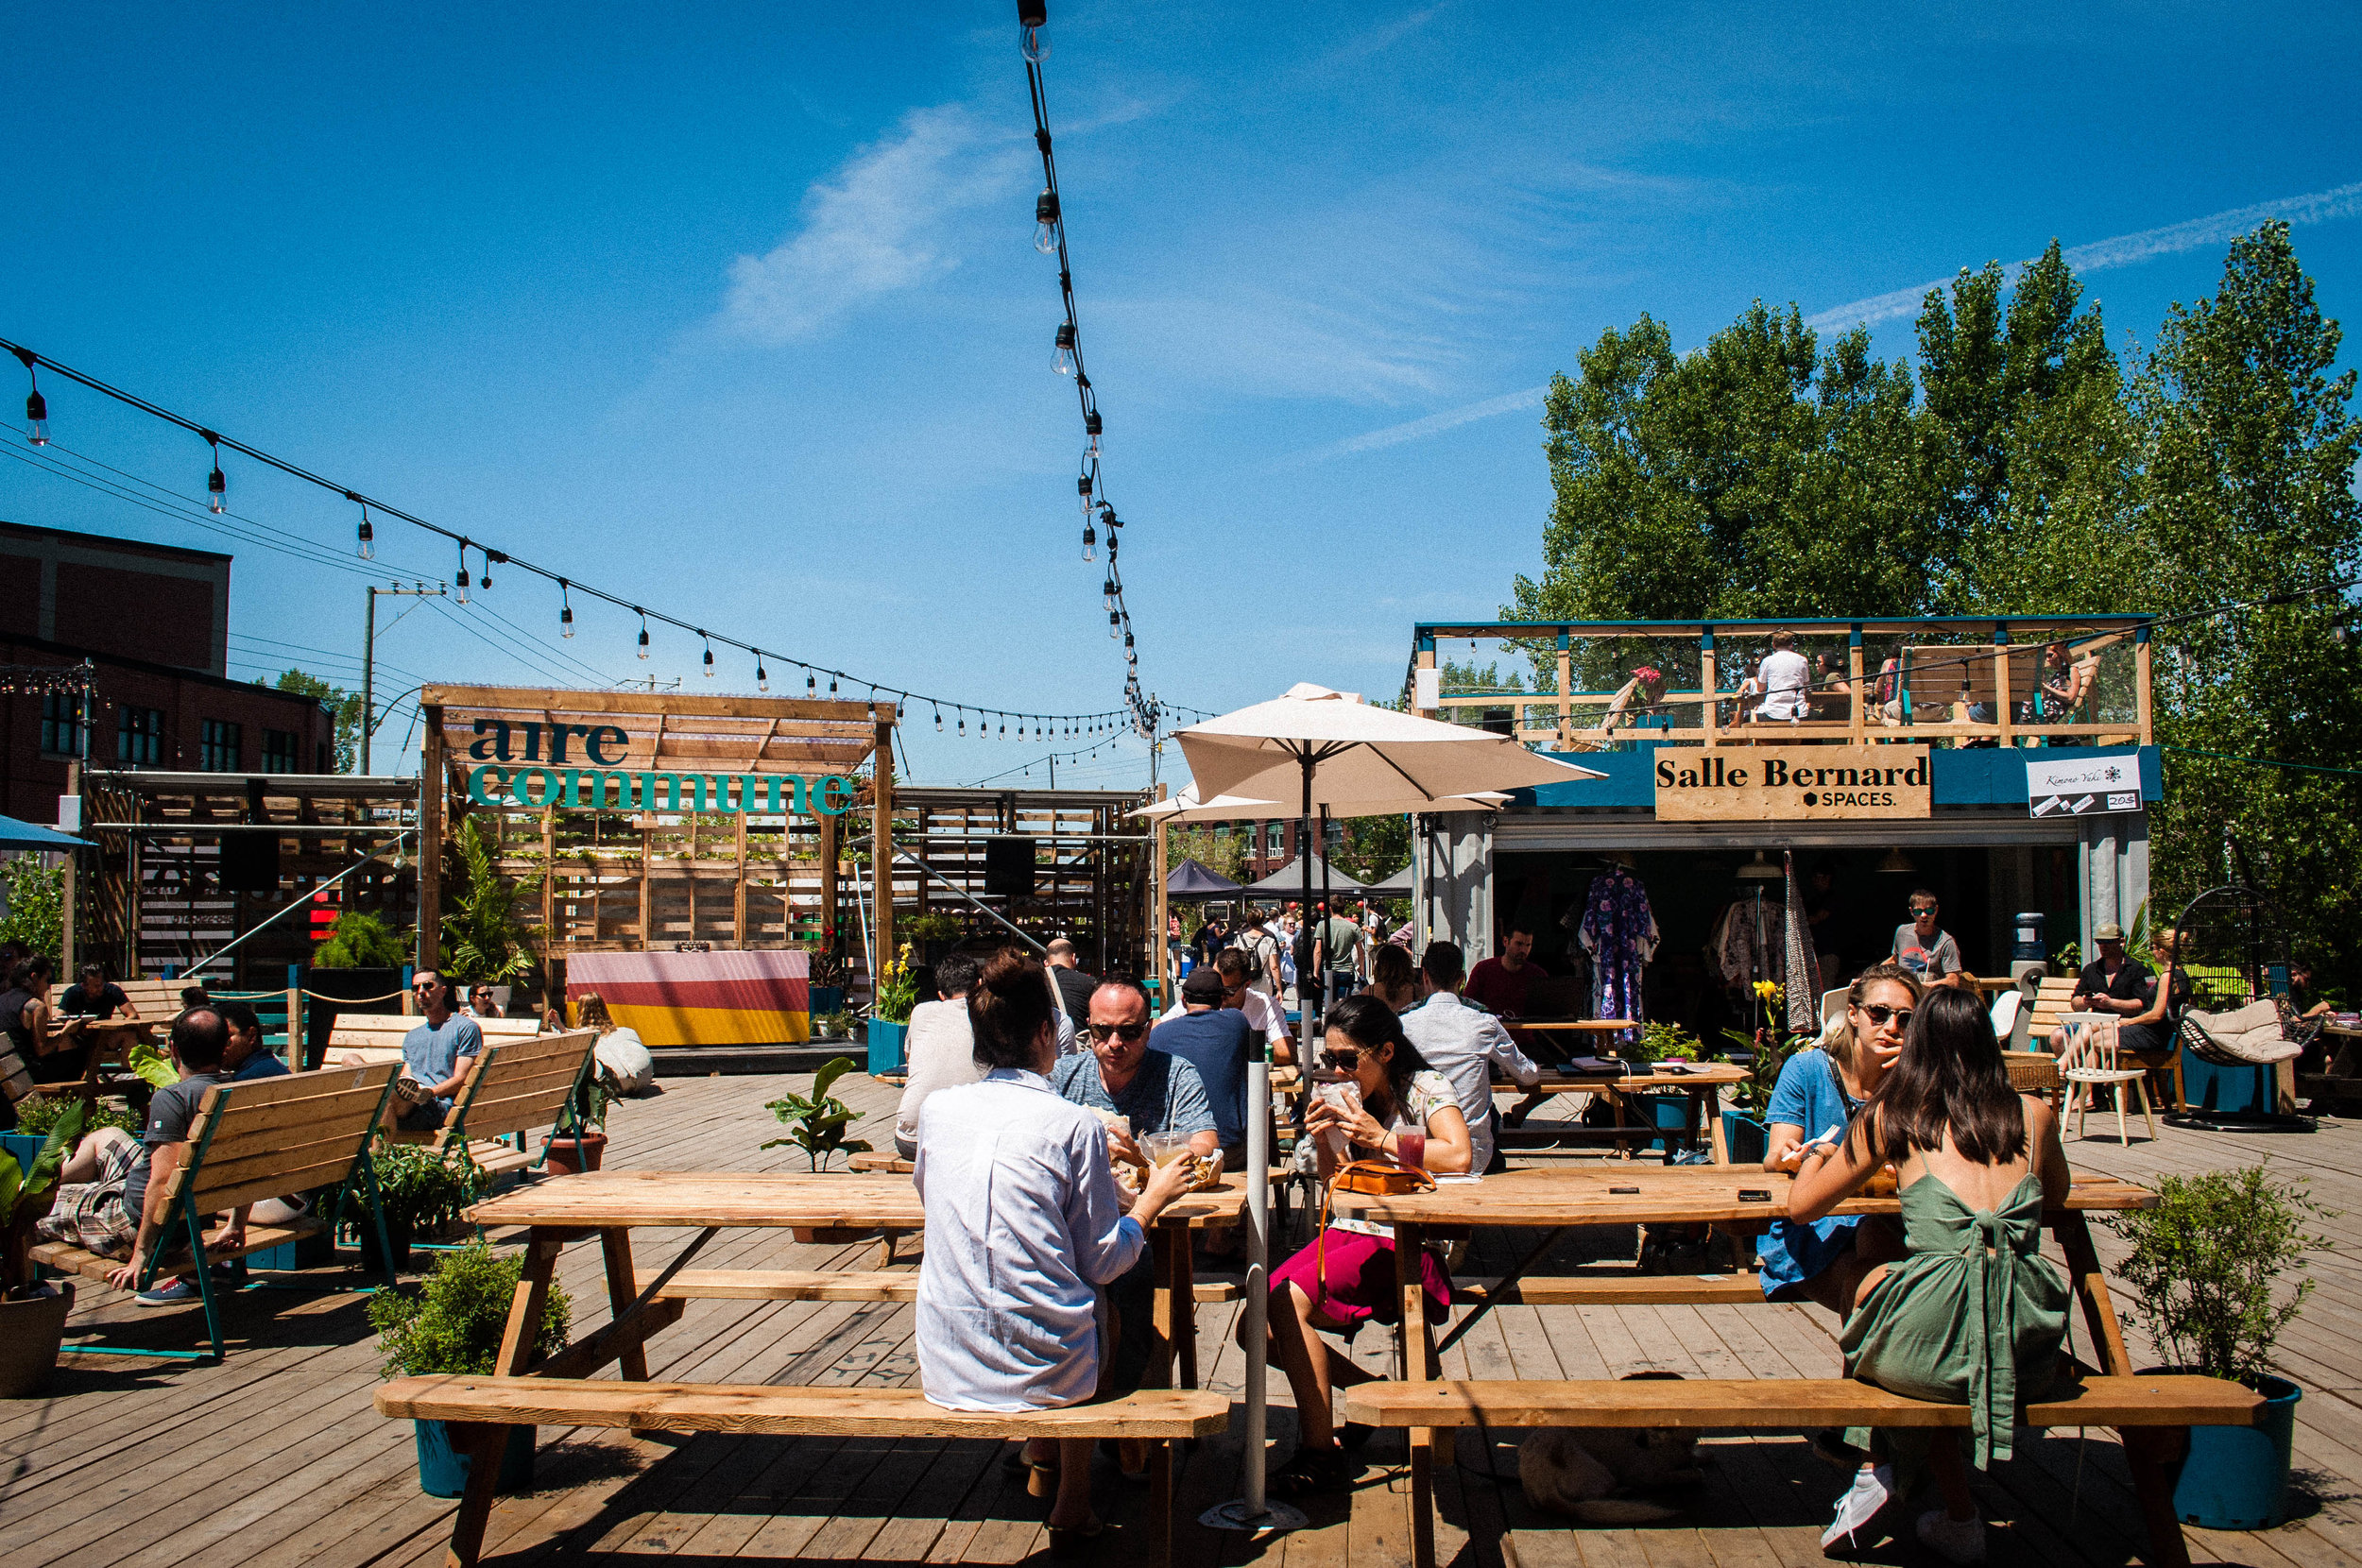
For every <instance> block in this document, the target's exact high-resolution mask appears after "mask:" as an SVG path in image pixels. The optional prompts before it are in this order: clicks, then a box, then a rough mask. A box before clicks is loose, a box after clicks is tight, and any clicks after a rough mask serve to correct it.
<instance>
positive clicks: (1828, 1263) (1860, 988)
mask: <svg viewBox="0 0 2362 1568" xmlns="http://www.w3.org/2000/svg"><path fill="white" fill-rule="evenodd" d="M1919 998H1920V990H1919V981H1918V980H1916V979H1914V978H1913V977H1912V975H1911V972H1910V971H1909V970H1908V969H1906V968H1904V967H1903V966H1902V965H1900V964H1898V963H1875V964H1873V965H1871V966H1870V967H1869V968H1867V969H1865V970H1863V971H1862V972H1861V974H1860V975H1859V977H1857V979H1856V980H1855V981H1854V983H1853V984H1852V985H1851V986H1850V987H1848V988H1847V990H1846V993H1845V1012H1844V1013H1843V1014H1841V1015H1840V1016H1839V1017H1837V1018H1834V1019H1832V1020H1830V1022H1829V1025H1828V1027H1827V1028H1826V1029H1824V1030H1823V1031H1821V1042H1820V1044H1819V1045H1817V1046H1815V1047H1814V1048H1811V1049H1809V1050H1800V1051H1798V1052H1797V1053H1796V1054H1795V1055H1793V1056H1791V1057H1789V1059H1788V1061H1787V1062H1786V1063H1784V1064H1783V1065H1781V1067H1780V1081H1779V1082H1778V1084H1777V1085H1776V1086H1775V1087H1774V1088H1773V1089H1772V1106H1771V1109H1770V1111H1769V1112H1768V1113H1767V1114H1766V1116H1765V1119H1766V1120H1767V1121H1769V1122H1770V1123H1771V1127H1772V1135H1771V1139H1770V1145H1769V1148H1768V1150H1767V1151H1766V1152H1765V1155H1764V1160H1763V1168H1764V1169H1766V1170H1779V1171H1790V1172H1792V1171H1794V1170H1795V1169H1796V1168H1797V1167H1798V1165H1799V1164H1800V1163H1801V1162H1802V1160H1803V1158H1804V1156H1805V1153H1806V1150H1808V1149H1810V1148H1814V1147H1823V1146H1824V1143H1823V1140H1833V1139H1834V1138H1835V1137H1836V1136H1837V1135H1838V1134H1840V1133H1843V1131H1844V1130H1845V1127H1846V1125H1847V1124H1848V1123H1849V1122H1851V1121H1852V1120H1853V1117H1854V1113H1855V1112H1857V1111H1858V1110H1860V1109H1861V1107H1862V1104H1863V1102H1864V1101H1866V1100H1868V1099H1870V1097H1871V1096H1872V1095H1874V1094H1875V1093H1876V1092H1877V1089H1878V1085H1879V1084H1880V1083H1882V1082H1885V1081H1886V1076H1887V1072H1888V1070H1889V1069H1890V1068H1891V1067H1892V1066H1893V1065H1894V1063H1895V1060H1896V1058H1898V1057H1900V1056H1901V1055H1902V1054H1903V1040H1904V1037H1905V1035H1906V1034H1907V1033H1908V1031H1909V1030H1910V1027H1911V1016H1912V1014H1913V1013H1914V1012H1916V1010H1917V1009H1918V1007H1919ZM1865 1240H1867V1241H1868V1242H1869V1243H1870V1245H1869V1246H1867V1247H1864V1246H1862V1245H1861V1243H1862V1242H1864V1241H1865ZM1896 1240H1897V1238H1896V1237H1894V1236H1889V1235H1886V1234H1884V1233H1883V1232H1882V1231H1880V1230H1874V1231H1872V1232H1871V1233H1870V1235H1869V1236H1863V1235H1862V1234H1861V1221H1860V1220H1859V1219H1855V1218H1851V1217H1840V1218H1837V1219H1821V1220H1816V1221H1814V1222H1812V1223H1810V1224H1806V1223H1802V1222H1800V1221H1797V1220H1794V1219H1776V1220H1773V1221H1772V1227H1771V1229H1769V1230H1767V1231H1766V1232H1764V1234H1763V1237H1762V1239H1761V1241H1760V1242H1758V1243H1757V1252H1756V1258H1755V1264H1756V1268H1757V1269H1758V1270H1760V1272H1761V1274H1762V1278H1763V1293H1764V1295H1765V1297H1766V1298H1767V1299H1769V1300H1771V1301H1775V1302H1811V1303H1814V1304H1816V1305H1820V1306H1825V1307H1827V1308H1828V1309H1829V1310H1830V1311H1832V1312H1834V1313H1836V1314H1838V1316H1840V1317H1843V1316H1844V1315H1845V1313H1846V1311H1847V1309H1848V1307H1849V1306H1850V1305H1851V1304H1852V1303H1853V1299H1854V1287H1855V1286H1857V1284H1859V1283H1860V1281H1861V1276H1862V1274H1863V1273H1864V1272H1865V1271H1866V1270H1869V1269H1871V1268H1873V1267H1874V1266H1875V1265H1876V1263H1877V1261H1878V1259H1879V1258H1880V1257H1882V1256H1884V1255H1886V1254H1887V1253H1891V1252H1892V1251H1893V1250H1894V1246H1895V1243H1896Z"/></svg>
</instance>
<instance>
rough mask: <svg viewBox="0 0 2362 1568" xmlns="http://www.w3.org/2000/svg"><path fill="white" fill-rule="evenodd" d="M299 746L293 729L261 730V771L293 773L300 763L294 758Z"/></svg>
mask: <svg viewBox="0 0 2362 1568" xmlns="http://www.w3.org/2000/svg"><path fill="white" fill-rule="evenodd" d="M298 750H299V747H298V745H297V742H296V735H295V731H293V730H291V729H266V730H265V731H263V771H264V772H265V773H294V772H296V771H297V770H298V769H299V768H300V766H301V764H300V763H299V762H298V761H297V760H296V756H297V753H298Z"/></svg>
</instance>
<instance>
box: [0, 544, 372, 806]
mask: <svg viewBox="0 0 2362 1568" xmlns="http://www.w3.org/2000/svg"><path fill="white" fill-rule="evenodd" d="M229 647H230V557H229V556H227V555H222V554H214V552H212V551H206V550H180V549H176V548H174V547H172V546H170V545H161V544H143V543H140V542H138V541H136V540H132V539H114V538H108V537H104V536H101V535H95V534H75V533H68V532H66V531H64V530H62V529H55V528H28V527H25V526H23V525H21V524H17V523H10V522H0V664H19V665H44V664H54V665H73V664H80V663H82V662H83V661H84V660H85V659H87V660H89V661H90V663H91V664H92V665H93V666H94V690H93V692H92V694H91V698H90V707H89V717H90V735H89V737H88V748H87V751H86V750H85V749H84V737H83V736H82V733H81V730H80V726H79V723H78V721H79V719H80V716H81V715H80V712H79V704H78V701H77V698H75V697H74V696H73V695H71V694H68V693H53V694H49V695H42V694H38V693H29V692H26V693H17V694H12V695H5V696H0V812H5V813H6V814H8V815H9V816H13V817H19V818H22V819H24V820H25V821H27V822H40V823H47V822H54V821H56V820H57V815H58V796H59V795H60V793H62V792H63V791H64V789H65V781H66V763H67V762H69V761H71V760H73V759H75V758H77V757H84V758H87V759H88V760H89V762H90V763H91V765H92V766H94V767H98V768H154V769H157V770H159V771H163V772H182V773H195V772H204V773H249V774H251V773H303V774H309V773H330V772H334V767H335V746H334V740H335V729H334V715H332V714H331V713H330V712H329V711H328V709H327V708H325V707H322V706H321V705H320V704H319V703H318V702H317V701H316V700H314V699H313V698H310V697H305V696H299V695H297V694H295V693H293V692H286V691H273V690H267V689H265V688H263V687H259V686H254V685H251V684H248V683H247V682H243V681H236V680H232V679H231V678H230V676H229V673H228V670H229Z"/></svg>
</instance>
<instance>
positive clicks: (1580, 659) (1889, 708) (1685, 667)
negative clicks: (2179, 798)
mask: <svg viewBox="0 0 2362 1568" xmlns="http://www.w3.org/2000/svg"><path fill="white" fill-rule="evenodd" d="M1783 630H1785V631H1787V632H1789V633H1792V634H1793V635H1794V637H1795V639H1796V651H1797V652H1798V653H1799V654H1802V655H1803V656H1805V659H1806V663H1807V665H1808V666H1810V667H1811V669H1812V673H1813V681H1812V685H1811V687H1810V689H1809V691H1808V695H1807V702H1808V712H1807V714H1806V716H1805V717H1803V718H1801V719H1786V718H1777V719H1773V718H1759V717H1757V716H1756V715H1755V709H1756V708H1757V707H1758V706H1759V705H1760V704H1761V703H1762V702H1763V701H1764V696H1763V693H1762V692H1761V691H1760V690H1756V689H1755V688H1756V687H1757V686H1759V683H1757V682H1755V681H1754V668H1755V666H1756V665H1757V664H1758V663H1759V662H1760V660H1761V658H1762V656H1764V655H1766V654H1768V653H1770V652H1771V651H1772V635H1773V634H1774V633H1775V632H1779V631H1783ZM1417 639H1418V640H1417V644H1416V650H1415V652H1414V654H1413V657H1412V706H1413V708H1414V710H1415V711H1417V712H1420V713H1423V714H1425V715H1427V716H1429V717H1431V718H1448V717H1451V716H1452V715H1453V713H1454V712H1455V710H1459V709H1466V708H1476V709H1482V710H1488V712H1491V713H1498V711H1500V710H1503V709H1506V710H1508V712H1509V714H1510V727H1511V732H1512V733H1514V734H1515V735H1516V736H1517V738H1518V739H1519V740H1521V741H1527V742H1529V743H1531V744H1538V745H1541V746H1544V747H1546V748H1548V749H1549V750H1553V751H1598V750H1602V749H1605V748H1607V747H1611V746H1618V745H1624V744H1629V743H1634V742H1638V741H1670V742H1674V743H1678V744H1697V745H1706V746H1716V745H1759V744H1761V745H1768V744H1774V743H1776V744H1782V745H1787V744H1792V743H1795V742H1799V741H1816V742H1827V743H1833V744H1853V745H1867V744H1874V743H1876V742H1879V741H1911V742H1923V743H1939V742H1942V741H1952V742H1953V743H1954V744H1956V745H1965V744H1969V743H1972V742H1978V741H1982V742H1985V743H1990V744H1999V745H2004V746H2013V745H2024V744H2028V743H2032V742H2036V741H2041V742H2045V743H2061V742H2062V743H2066V744H2071V745H2073V744H2080V745H2095V744H2096V745H2123V744H2135V743H2137V744H2140V745H2148V744H2151V743H2153V740H2154V736H2153V732H2152V727H2151V722H2150V721H2151V714H2150V702H2149V691H2150V687H2149V644H2148V617H2146V616H2135V615H2097V616H2005V617H1986V616H1978V617H1967V616H1931V617H1923V618H1915V619H1899V620H1897V619H1887V620H1865V621H1826V620H1804V621H1716V622H1673V621H1564V622H1463V623H1451V622H1436V623H1423V624H1421V625H1420V626H1419V627H1418V628H1417ZM1460 639H1468V640H1470V641H1471V642H1472V643H1482V642H1486V641H1490V642H1493V643H1496V644H1507V645H1508V646H1507V647H1506V648H1505V649H1503V650H1501V651H1505V652H1509V653H1511V654H1513V655H1521V656H1528V657H1536V664H1537V669H1538V670H1548V669H1549V668H1551V666H1552V663H1553V659H1552V656H1553V655H1554V656H1555V658H1554V665H1555V674H1556V680H1555V682H1554V683H1553V682H1551V681H1549V680H1548V679H1547V678H1545V679H1543V680H1540V681H1537V682H1536V685H1535V688H1534V689H1533V690H1471V689H1467V688H1460V689H1451V688H1442V687H1441V686H1440V680H1439V677H1438V676H1435V675H1423V674H1422V672H1425V671H1432V670H1437V669H1439V667H1440V665H1441V663H1442V662H1443V660H1444V659H1445V657H1446V656H1447V655H1448V653H1449V647H1448V645H1449V644H1450V643H1451V642H1453V641H1457V640H1460ZM1537 656H1538V657H1537ZM1496 658H1498V654H1497V655H1496ZM1649 670H1653V671H1655V672H1656V673H1657V674H1658V675H1659V677H1660V679H1659V680H1658V681H1654V682H1652V681H1650V680H1649V679H1648V678H1647V677H1646V675H1645V674H1643V673H1642V672H1644V671H1649Z"/></svg>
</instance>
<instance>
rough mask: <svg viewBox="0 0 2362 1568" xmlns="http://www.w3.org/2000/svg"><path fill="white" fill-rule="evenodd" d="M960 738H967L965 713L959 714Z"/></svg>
mask: <svg viewBox="0 0 2362 1568" xmlns="http://www.w3.org/2000/svg"><path fill="white" fill-rule="evenodd" d="M960 739H961V740H963V741H965V740H967V714H965V713H963V714H961V715H960Z"/></svg>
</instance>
